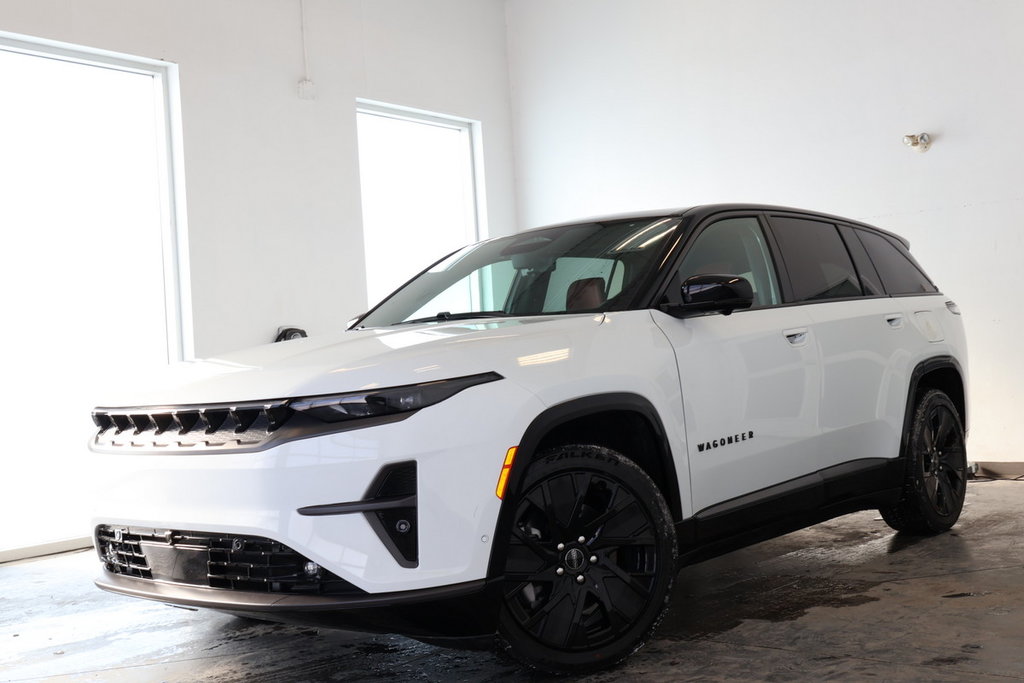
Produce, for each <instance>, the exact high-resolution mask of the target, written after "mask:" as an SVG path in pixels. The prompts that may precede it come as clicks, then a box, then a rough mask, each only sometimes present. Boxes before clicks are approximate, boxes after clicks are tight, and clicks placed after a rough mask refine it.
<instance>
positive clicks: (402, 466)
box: [363, 461, 420, 567]
mask: <svg viewBox="0 0 1024 683" xmlns="http://www.w3.org/2000/svg"><path fill="white" fill-rule="evenodd" d="M366 498H367V499H370V500H376V501H384V500H394V501H398V500H403V499H404V500H407V501H409V502H410V503H411V504H410V505H408V506H405V507H390V508H387V509H382V510H374V511H372V512H365V513H363V514H365V515H366V519H367V520H368V521H369V522H370V526H371V527H373V530H374V531H375V532H376V533H377V537H378V538H380V540H381V542H382V543H384V545H385V546H386V547H387V549H388V550H389V551H390V552H391V555H392V556H393V557H394V558H395V560H396V561H397V562H398V564H400V565H401V566H403V567H416V566H418V565H419V559H420V551H419V519H418V515H417V505H416V463H415V461H414V462H403V463H397V464H394V465H388V466H387V467H385V468H383V469H382V470H381V471H380V472H379V473H378V474H377V476H376V478H375V479H374V480H373V483H372V484H370V488H369V490H367V492H366Z"/></svg>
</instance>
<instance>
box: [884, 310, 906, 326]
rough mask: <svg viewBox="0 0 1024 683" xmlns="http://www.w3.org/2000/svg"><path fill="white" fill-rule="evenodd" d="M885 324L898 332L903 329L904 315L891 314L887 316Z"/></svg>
mask: <svg viewBox="0 0 1024 683" xmlns="http://www.w3.org/2000/svg"><path fill="white" fill-rule="evenodd" d="M885 322H887V323H888V324H889V327H891V328H893V329H894V330H898V329H899V328H901V327H903V314H902V313H890V314H889V315H887V316H885Z"/></svg>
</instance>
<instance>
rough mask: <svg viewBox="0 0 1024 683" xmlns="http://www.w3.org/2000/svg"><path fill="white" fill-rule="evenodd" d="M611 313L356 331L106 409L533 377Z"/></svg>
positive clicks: (187, 372)
mask: <svg viewBox="0 0 1024 683" xmlns="http://www.w3.org/2000/svg"><path fill="white" fill-rule="evenodd" d="M604 319H605V316H604V315H602V314H597V315H594V314H584V315H569V316H566V315H560V316H544V317H530V318H502V319H495V320H486V321H473V322H450V323H425V324H417V325H399V326H394V327H387V328H373V329H364V330H350V331H345V332H338V333H334V334H327V335H319V336H314V337H309V338H306V339H295V340H291V341H286V342H280V343H276V344H266V345H263V346H257V347H253V348H250V349H244V350H241V351H235V352H232V353H227V354H224V355H222V356H219V357H216V358H208V359H204V360H196V361H188V362H182V363H175V364H173V365H171V366H170V367H164V368H159V369H158V370H156V371H155V372H152V373H151V374H149V375H148V376H146V377H140V376H138V375H134V376H132V377H131V378H126V380H125V381H122V382H120V384H121V386H120V387H114V386H111V387H109V388H108V391H107V392H105V393H106V395H105V396H98V397H97V398H98V399H99V405H101V406H103V407H127V406H168V405H184V404H196V403H229V402H233V401H254V400H265V399H277V398H288V397H293V396H312V395H318V394H331V393H339V392H346V391H359V390H365V389H373V388H378V387H387V386H399V385H404V384H417V383H420V382H430V381H434V380H440V379H447V378H450V377H461V376H465V375H473V374H477V373H483V372H492V371H493V372H498V373H500V374H502V375H504V376H506V377H507V376H509V375H510V374H513V375H514V374H517V373H519V374H522V373H524V372H525V373H526V374H529V372H530V369H531V368H542V367H543V366H546V365H550V364H551V363H557V362H559V361H563V360H567V359H569V357H570V355H571V349H572V348H573V347H574V341H573V339H574V338H575V337H577V336H579V335H582V334H588V333H590V334H592V333H593V329H594V328H595V326H598V325H600V324H601V323H602V322H603V321H604Z"/></svg>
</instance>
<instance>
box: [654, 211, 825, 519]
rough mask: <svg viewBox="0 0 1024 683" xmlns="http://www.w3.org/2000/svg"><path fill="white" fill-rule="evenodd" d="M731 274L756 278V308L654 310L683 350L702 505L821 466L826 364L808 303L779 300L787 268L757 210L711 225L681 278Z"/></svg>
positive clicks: (692, 460) (695, 495)
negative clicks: (780, 271)
mask: <svg viewBox="0 0 1024 683" xmlns="http://www.w3.org/2000/svg"><path fill="white" fill-rule="evenodd" d="M698 274H728V275H739V276H740V277H744V278H746V279H747V280H748V281H749V282H750V283H751V285H752V287H753V289H754V293H755V301H754V305H753V307H752V308H750V309H748V310H743V311H736V312H734V313H731V314H729V315H723V314H720V313H715V314H709V315H703V316H697V317H691V318H686V319H677V318H673V317H671V316H669V315H665V314H662V313H655V320H656V322H657V324H658V325H659V327H660V328H661V329H662V330H663V331H664V332H665V334H666V336H667V337H668V339H669V341H670V342H671V344H672V346H673V347H674V350H675V354H676V361H677V365H678V369H679V381H680V385H681V389H682V395H683V404H684V405H683V409H684V415H685V420H686V439H687V444H686V447H687V452H688V455H689V464H690V482H691V495H692V500H693V510H694V512H695V513H699V512H700V511H702V510H706V509H707V508H709V507H712V506H715V505H718V504H720V503H724V502H726V501H730V500H733V499H736V498H738V497H740V496H744V495H746V494H750V493H754V492H757V491H760V490H762V489H765V488H767V487H770V486H773V485H775V484H780V483H783V482H787V481H790V480H792V479H795V478H797V477H800V476H803V475H806V474H809V473H811V472H813V471H814V470H815V469H816V467H815V464H816V458H815V454H814V452H813V450H814V442H815V437H817V435H818V426H817V425H818V414H817V413H818V403H819V397H820V368H819V361H818V350H817V344H816V342H815V340H814V339H813V334H814V332H813V329H812V325H811V321H810V319H809V318H808V316H807V315H806V313H805V311H804V309H803V307H779V306H778V304H780V303H781V297H780V294H779V286H778V278H777V275H776V270H775V266H774V262H773V259H772V255H771V251H770V250H769V248H768V245H767V242H766V240H765V235H764V231H763V229H762V227H761V225H760V224H759V221H758V219H757V218H756V217H754V216H749V217H733V218H726V219H722V220H719V221H716V222H714V223H711V224H709V225H707V226H706V227H704V228H703V229H702V231H701V232H700V233H699V234H698V236H697V238H696V240H695V241H694V242H693V243H692V244H691V245H690V247H689V249H688V251H687V253H686V255H685V256H684V258H683V260H682V262H681V264H680V267H679V280H678V282H682V281H683V280H685V279H686V278H687V277H689V276H692V275H698Z"/></svg>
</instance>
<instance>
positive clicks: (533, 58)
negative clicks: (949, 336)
mask: <svg viewBox="0 0 1024 683" xmlns="http://www.w3.org/2000/svg"><path fill="white" fill-rule="evenodd" d="M506 11H507V17H508V35H509V63H510V69H511V73H512V92H513V109H514V126H515V129H516V147H515V154H516V159H517V176H518V179H519V185H518V197H519V215H520V218H521V221H522V223H523V224H524V225H536V224H541V223H547V222H552V221H557V220H563V219H571V218H574V217H579V216H585V215H594V214H599V213H605V212H613V211H623V210H629V209H635V208H657V207H669V206H686V205H690V204H700V203H707V202H718V201H756V202H769V203H776V204H785V205H792V206H799V207H804V208H810V209H818V210H822V211H828V212H832V213H837V214H840V215H846V216H849V217H852V218H857V219H861V220H866V221H868V222H872V223H875V224H877V225H880V226H881V227H885V228H889V229H891V230H894V231H896V232H898V233H900V234H903V235H904V236H906V237H908V238H909V239H910V240H911V243H912V245H913V251H914V253H915V254H916V255H917V256H918V258H919V259H920V260H921V261H922V262H923V264H924V265H925V267H926V269H927V270H928V272H929V273H930V274H931V276H932V277H933V278H934V279H935V281H936V282H937V283H938V285H939V286H940V288H941V289H942V290H943V291H944V292H946V293H947V294H949V295H950V296H952V297H954V298H955V299H956V301H957V302H958V303H960V304H961V307H962V309H963V310H964V312H965V314H964V318H965V321H966V324H967V329H968V334H969V341H970V344H971V349H970V350H971V374H972V377H971V379H972V392H971V393H972V398H973V406H972V407H973V412H972V417H971V423H972V424H971V427H972V430H971V449H972V452H971V458H972V459H973V460H1022V459H1024V453H1022V452H1020V451H1019V450H1018V448H1017V446H1016V441H1015V439H1014V438H1013V437H1014V436H1015V433H1016V430H1015V426H1016V422H1017V421H1018V419H1019V417H1018V416H1017V414H1016V410H1017V408H1018V405H1019V397H1020V390H1019V387H1020V386H1021V385H1024V354H1022V353H1021V352H1020V351H1019V348H1018V346H1019V345H1018V342H1017V339H1018V338H1019V337H1021V336H1022V333H1024V315H1022V310H1021V306H1020V303H1019V299H1020V294H1019V291H1020V289H1021V283H1020V278H1019V277H1018V273H1019V272H1020V270H1021V268H1020V265H1019V263H1020V259H1021V255H1022V246H1024V244H1022V243H1024V237H1022V230H1021V221H1022V218H1024V191H1022V190H1021V188H1022V187H1024V163H1022V159H1021V158H1020V157H1021V154H1022V152H1024V144H1022V134H1021V133H1020V131H1019V127H1020V122H1021V121H1024V89H1022V88H1020V87H1018V85H1017V84H1016V81H1015V80H1014V79H1015V74H1019V73H1021V72H1022V71H1024V50H1022V49H1021V43H1020V29H1021V27H1022V26H1024V3H1021V2H1019V0H900V1H899V2H893V1H892V0H858V1H857V2H821V1H820V0H772V1H771V2H765V1H764V0H685V1H681V0H635V1H634V2H629V3H625V2H620V1H616V0H547V1H545V2H536V1H533V0H509V1H508V2H507V4H506ZM919 132H928V133H930V134H932V135H933V136H934V138H935V142H934V145H933V147H932V149H931V150H930V151H928V152H927V153H924V154H918V153H915V152H913V151H911V150H910V149H909V148H906V147H904V145H903V144H902V142H901V139H902V136H903V135H904V134H906V133H919Z"/></svg>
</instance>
